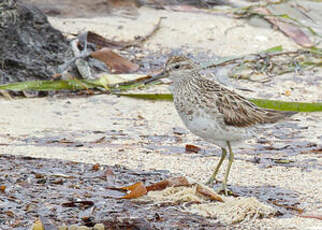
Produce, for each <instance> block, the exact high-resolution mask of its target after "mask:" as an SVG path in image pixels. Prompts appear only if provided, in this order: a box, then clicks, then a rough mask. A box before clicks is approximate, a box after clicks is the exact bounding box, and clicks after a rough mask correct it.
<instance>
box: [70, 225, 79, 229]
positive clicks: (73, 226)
mask: <svg viewBox="0 0 322 230" xmlns="http://www.w3.org/2000/svg"><path fill="white" fill-rule="evenodd" d="M77 229H78V226H77V225H76V224H73V225H71V226H69V228H68V230H77Z"/></svg>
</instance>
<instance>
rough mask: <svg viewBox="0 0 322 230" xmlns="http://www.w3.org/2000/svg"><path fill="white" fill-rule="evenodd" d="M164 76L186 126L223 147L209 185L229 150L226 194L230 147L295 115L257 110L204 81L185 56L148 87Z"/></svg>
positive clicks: (170, 61)
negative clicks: (260, 127)
mask: <svg viewBox="0 0 322 230" xmlns="http://www.w3.org/2000/svg"><path fill="white" fill-rule="evenodd" d="M165 77H168V78H169V79H170V80H171V81H172V84H171V85H170V91H171V92H172V94H173V98H174V104H175V108H176V110H177V112H178V114H179V116H180V117H181V119H182V121H183V123H184V124H185V125H186V127H187V128H188V129H189V130H190V131H191V132H192V133H194V134H195V135H197V136H199V137H201V138H203V139H204V140H205V141H207V142H209V143H213V144H215V145H217V146H219V147H221V150H222V153H221V158H220V160H219V162H218V164H217V166H216V167H215V170H214V172H213V174H212V176H211V177H210V179H209V180H208V182H207V184H212V183H213V182H214V181H215V180H216V176H217V173H218V171H219V169H220V166H221V164H222V163H223V160H224V159H225V157H226V154H227V149H228V151H229V162H228V166H227V170H226V173H225V176H224V180H223V182H222V190H223V192H224V194H225V195H227V194H228V192H227V179H228V175H229V171H230V168H231V165H232V163H233V160H234V154H233V152H232V149H231V145H233V144H234V143H236V142H240V141H243V140H245V139H248V138H250V137H252V136H253V134H254V127H255V126H256V125H259V124H265V123H275V122H277V121H279V120H281V119H283V118H286V117H289V116H291V115H293V114H295V113H296V112H289V111H276V110H271V109H264V108H260V107H257V106H256V105H255V104H253V103H252V102H250V101H248V100H247V99H246V98H244V97H242V96H240V95H238V94H237V93H235V92H234V91H232V90H229V89H227V88H226V87H224V86H222V85H221V84H219V83H218V82H216V81H212V80H210V79H207V78H205V77H204V76H203V74H202V73H200V68H198V66H197V65H196V64H194V63H193V62H192V61H191V60H190V59H188V58H186V57H184V56H173V57H170V58H169V59H168V61H167V62H166V64H165V67H164V69H163V71H162V72H161V73H160V74H158V75H155V76H153V77H152V78H151V79H149V80H148V81H146V84H147V83H150V82H152V81H155V80H159V79H161V78H165Z"/></svg>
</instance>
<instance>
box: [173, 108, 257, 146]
mask: <svg viewBox="0 0 322 230" xmlns="http://www.w3.org/2000/svg"><path fill="white" fill-rule="evenodd" d="M197 114H198V113H197ZM179 115H180V117H181V119H182V121H183V123H184V124H185V125H186V126H187V128H188V129H189V130H190V131H191V132H192V133H193V134H195V135H197V136H199V137H201V138H203V139H204V140H205V141H207V142H210V143H213V144H216V145H218V146H220V147H224V148H226V147H227V144H226V143H227V141H230V142H239V141H242V140H245V139H248V138H250V137H251V135H252V132H251V130H249V129H247V128H236V127H233V126H227V125H225V124H224V122H223V121H221V120H220V119H218V120H217V119H214V118H213V117H212V118H209V117H207V116H201V115H199V116H198V115H196V114H194V115H191V116H187V115H186V114H180V112H179Z"/></svg>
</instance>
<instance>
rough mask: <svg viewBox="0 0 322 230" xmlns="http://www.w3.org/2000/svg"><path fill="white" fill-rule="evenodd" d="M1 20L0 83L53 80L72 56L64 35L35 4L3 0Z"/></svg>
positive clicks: (0, 13) (0, 7) (0, 9)
mask: <svg viewBox="0 0 322 230" xmlns="http://www.w3.org/2000/svg"><path fill="white" fill-rule="evenodd" d="M0 22H1V23H0V44H1V48H0V63H1V65H0V84H5V83H9V82H19V81H26V80H45V79H50V78H51V76H52V75H53V74H55V73H57V70H58V69H57V68H58V66H59V65H60V64H62V63H63V62H64V60H65V59H66V58H67V57H72V52H71V48H70V46H69V45H68V42H67V40H66V39H65V37H64V36H63V35H62V33H61V32H60V31H58V30H56V29H54V28H53V27H52V26H51V25H50V24H49V22H48V20H47V17H46V15H44V14H43V13H42V12H41V11H40V10H39V9H38V8H36V7H35V6H31V5H26V4H24V3H21V2H16V1H14V0H6V1H3V2H2V3H1V6H0Z"/></svg>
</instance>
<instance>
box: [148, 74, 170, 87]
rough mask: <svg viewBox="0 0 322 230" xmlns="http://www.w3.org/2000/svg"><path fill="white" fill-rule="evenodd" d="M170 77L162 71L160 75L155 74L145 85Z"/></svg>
mask: <svg viewBox="0 0 322 230" xmlns="http://www.w3.org/2000/svg"><path fill="white" fill-rule="evenodd" d="M166 77H168V73H167V72H165V71H161V72H160V73H157V74H153V75H152V76H151V78H150V79H148V80H146V81H145V82H144V84H145V85H147V84H150V83H151V82H154V81H158V80H160V79H162V78H166Z"/></svg>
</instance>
